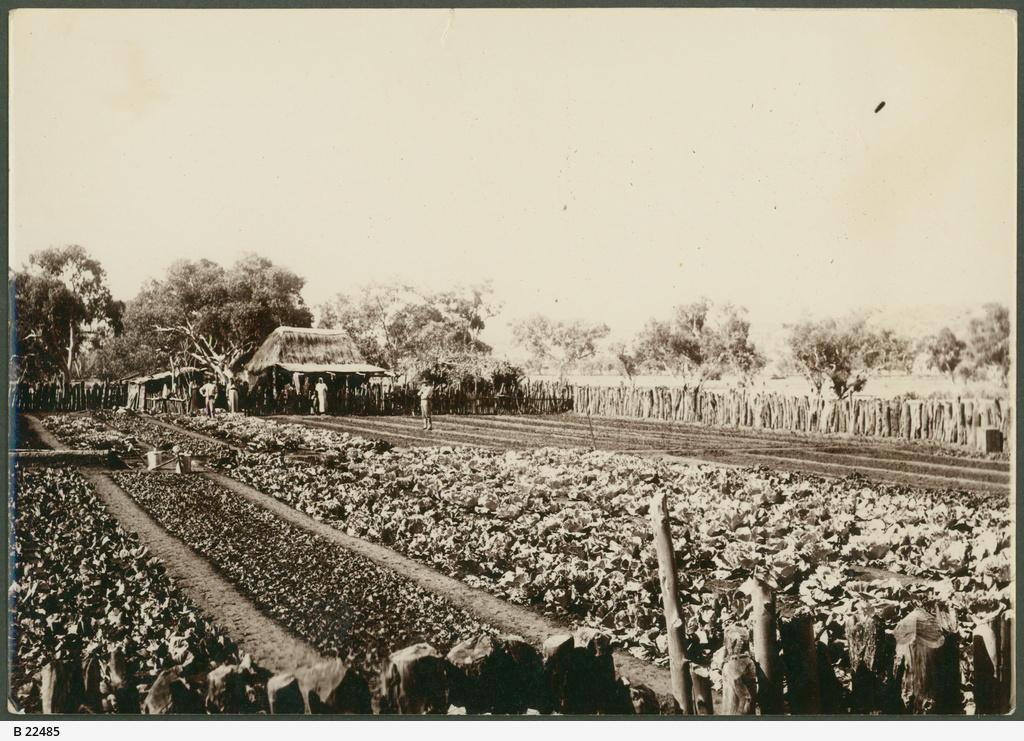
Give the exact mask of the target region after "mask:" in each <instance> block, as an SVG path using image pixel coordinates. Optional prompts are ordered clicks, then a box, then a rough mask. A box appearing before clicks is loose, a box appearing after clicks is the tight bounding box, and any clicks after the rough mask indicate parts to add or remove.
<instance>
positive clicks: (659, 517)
mask: <svg viewBox="0 0 1024 741" xmlns="http://www.w3.org/2000/svg"><path fill="white" fill-rule="evenodd" d="M650 514H651V527H652V528H653V530H654V548H655V551H656V552H657V554H658V577H659V579H660V581H661V601H662V605H663V607H664V611H665V628H666V630H667V632H668V660H669V674H670V676H671V679H672V694H673V695H674V696H675V698H676V702H678V703H679V707H680V708H681V709H682V711H683V713H684V714H685V715H693V698H692V692H691V689H690V685H691V678H690V668H689V660H688V659H687V656H686V636H685V633H684V625H683V619H682V615H681V614H680V610H679V580H678V576H677V574H676V558H675V552H674V550H673V548H672V529H671V527H670V524H669V519H668V505H667V503H666V501H665V494H664V493H663V492H658V493H657V494H655V495H654V497H653V498H652V499H651V510H650Z"/></svg>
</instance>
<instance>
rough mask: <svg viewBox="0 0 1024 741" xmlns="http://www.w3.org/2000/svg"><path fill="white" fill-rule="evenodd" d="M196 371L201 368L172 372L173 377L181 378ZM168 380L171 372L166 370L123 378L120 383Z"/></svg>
mask: <svg viewBox="0 0 1024 741" xmlns="http://www.w3.org/2000/svg"><path fill="white" fill-rule="evenodd" d="M197 371H198V372H201V371H202V368H195V367H193V366H186V367H184V368H177V369H176V370H175V371H174V374H173V375H175V376H181V375H187V374H191V373H196V372H197ZM169 380H171V372H170V371H169V370H166V371H156V372H154V373H148V374H146V375H142V376H139V375H131V376H125V377H124V378H122V379H121V381H127V382H128V383H149V382H150V381H169Z"/></svg>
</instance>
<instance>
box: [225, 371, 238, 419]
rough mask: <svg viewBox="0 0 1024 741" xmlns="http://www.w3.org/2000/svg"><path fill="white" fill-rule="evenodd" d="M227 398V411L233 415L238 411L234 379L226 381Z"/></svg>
mask: <svg viewBox="0 0 1024 741" xmlns="http://www.w3.org/2000/svg"><path fill="white" fill-rule="evenodd" d="M227 397H228V411H229V412H231V413H232V414H235V413H236V412H237V411H238V387H237V386H236V385H235V379H234V378H229V379H228V387H227Z"/></svg>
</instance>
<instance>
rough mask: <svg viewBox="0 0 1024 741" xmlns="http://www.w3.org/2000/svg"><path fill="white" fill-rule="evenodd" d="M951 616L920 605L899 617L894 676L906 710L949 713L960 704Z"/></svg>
mask: <svg viewBox="0 0 1024 741" xmlns="http://www.w3.org/2000/svg"><path fill="white" fill-rule="evenodd" d="M954 628H955V626H954V625H953V620H952V619H951V616H948V615H940V617H939V618H936V617H933V616H932V615H930V614H929V613H927V612H925V611H924V610H923V609H921V608H917V609H916V610H914V611H913V612H912V613H910V614H909V615H907V616H906V617H905V618H903V619H902V620H901V621H900V622H899V624H897V626H896V628H895V630H894V631H893V635H894V636H895V638H896V664H895V666H896V677H897V679H898V680H899V681H900V687H901V696H902V699H903V702H904V704H905V706H906V707H907V709H908V710H909V711H910V712H912V713H915V714H940V715H941V714H951V713H959V712H960V711H961V710H962V707H961V703H960V656H959V651H958V649H957V643H958V639H957V634H956V631H955V629H954Z"/></svg>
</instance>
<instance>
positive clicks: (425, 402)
mask: <svg viewBox="0 0 1024 741" xmlns="http://www.w3.org/2000/svg"><path fill="white" fill-rule="evenodd" d="M433 398H434V385H433V384H432V383H431V382H430V381H424V382H423V383H421V384H420V414H422V415H423V429H424V430H432V429H434V425H433V422H432V420H431V419H430V402H431V399H433Z"/></svg>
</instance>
